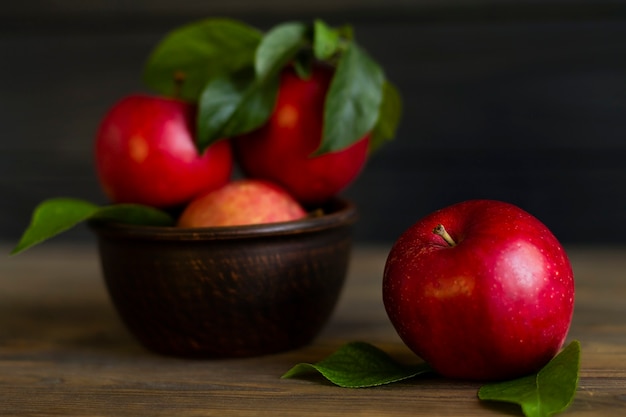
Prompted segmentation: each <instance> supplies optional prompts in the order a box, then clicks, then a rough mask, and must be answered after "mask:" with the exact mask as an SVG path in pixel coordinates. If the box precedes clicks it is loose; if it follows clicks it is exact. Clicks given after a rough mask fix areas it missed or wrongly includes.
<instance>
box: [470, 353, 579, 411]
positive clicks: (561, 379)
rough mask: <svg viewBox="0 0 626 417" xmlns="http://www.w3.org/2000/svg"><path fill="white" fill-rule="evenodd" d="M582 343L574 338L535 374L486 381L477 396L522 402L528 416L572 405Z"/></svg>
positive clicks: (483, 398) (486, 398)
mask: <svg viewBox="0 0 626 417" xmlns="http://www.w3.org/2000/svg"><path fill="white" fill-rule="evenodd" d="M579 368H580V343H579V342H578V341H573V342H572V343H570V344H569V345H568V346H567V347H566V348H565V349H563V351H561V353H559V354H558V355H557V356H555V357H554V358H553V359H552V360H551V361H550V362H548V364H547V365H546V366H545V367H544V368H543V369H541V370H540V371H539V372H538V373H537V374H536V375H529V376H527V377H523V378H519V379H516V380H513V381H505V382H499V383H494V384H487V385H484V386H482V387H481V388H480V390H479V391H478V398H480V399H481V400H487V401H503V402H510V403H515V404H519V405H520V406H521V407H522V412H523V413H524V415H525V416H527V417H547V416H551V415H553V414H556V413H559V412H562V411H564V410H565V409H566V408H567V407H569V405H570V404H571V402H572V400H573V399H574V395H575V394H576V388H577V386H578V373H579Z"/></svg>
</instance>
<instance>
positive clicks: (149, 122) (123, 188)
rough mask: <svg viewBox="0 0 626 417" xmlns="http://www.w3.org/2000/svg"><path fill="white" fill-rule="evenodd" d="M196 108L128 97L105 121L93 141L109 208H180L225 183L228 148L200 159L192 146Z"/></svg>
mask: <svg viewBox="0 0 626 417" xmlns="http://www.w3.org/2000/svg"><path fill="white" fill-rule="evenodd" d="M194 120H195V106H193V105H191V104H189V103H187V102H184V101H180V100H177V99H172V98H165V97H156V96H149V95H131V96H128V97H126V98H124V99H122V100H121V101H119V102H118V103H116V104H115V105H114V106H113V107H112V108H111V109H110V110H109V111H108V112H107V114H106V115H105V117H104V118H103V120H102V123H101V124H100V127H99V129H98V132H97V136H96V143H95V156H96V168H97V173H98V178H99V181H100V184H101V186H102V188H103V190H104V192H105V194H106V195H107V196H108V198H109V199H110V200H111V201H112V202H113V203H138V204H145V205H150V206H154V207H159V208H168V207H173V206H178V205H183V204H185V203H187V202H188V201H190V200H191V199H193V198H194V197H196V196H197V195H199V194H202V193H205V192H207V191H210V190H213V189H216V188H218V187H221V186H222V185H224V184H226V183H227V182H228V181H229V180H230V176H231V172H232V167H233V157H232V151H231V146H230V143H229V142H228V141H227V140H220V141H218V142H216V143H214V144H213V145H212V146H210V147H209V148H208V149H207V150H206V151H205V152H204V153H203V154H202V155H200V154H199V153H198V151H197V149H196V146H195V142H194V129H195V122H194Z"/></svg>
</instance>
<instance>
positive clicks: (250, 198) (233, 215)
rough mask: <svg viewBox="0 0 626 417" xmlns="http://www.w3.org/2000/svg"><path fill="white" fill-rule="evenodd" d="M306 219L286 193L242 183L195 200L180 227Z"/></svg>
mask: <svg viewBox="0 0 626 417" xmlns="http://www.w3.org/2000/svg"><path fill="white" fill-rule="evenodd" d="M306 215H307V213H306V211H305V210H304V209H303V208H302V207H301V206H300V204H299V203H298V202H297V201H296V200H295V199H294V198H293V197H292V196H291V195H290V194H289V193H287V192H286V191H285V190H284V189H282V188H281V187H279V186H277V185H276V184H273V183H271V182H268V181H264V180H257V179H241V180H236V181H233V182H230V183H228V184H226V185H225V186H223V187H221V188H218V189H217V190H213V191H211V192H209V193H207V194H204V195H202V196H199V197H197V198H196V199H194V200H193V201H192V202H191V203H190V204H189V205H188V206H187V208H186V209H185V210H184V211H183V213H182V215H181V216H180V218H179V219H178V226H179V227H215V226H241V225H249V224H263V223H276V222H286V221H291V220H298V219H301V218H303V217H305V216H306Z"/></svg>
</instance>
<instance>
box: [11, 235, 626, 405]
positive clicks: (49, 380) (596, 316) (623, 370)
mask: <svg viewBox="0 0 626 417" xmlns="http://www.w3.org/2000/svg"><path fill="white" fill-rule="evenodd" d="M3 249H5V250H4V253H8V249H9V248H8V247H4V248H3ZM387 250H388V248H386V247H377V248H373V247H359V248H357V250H356V252H355V256H354V257H353V262H352V264H351V270H350V275H349V277H348V282H347V286H346V288H345V289H344V292H343V296H342V299H341V302H340V304H339V306H338V307H337V309H336V311H335V314H334V316H333V318H332V321H331V323H330V324H329V325H328V326H327V328H326V329H325V330H324V331H323V333H322V334H321V335H320V336H319V337H318V339H317V340H316V341H315V342H314V343H313V344H312V345H310V346H308V347H306V348H303V349H299V350H295V351H292V352H287V353H283V354H278V355H271V356H265V357H260V358H249V359H236V360H182V359H177V358H171V357H163V356H158V355H155V354H151V353H148V352H146V351H145V350H144V349H143V348H141V347H140V346H138V345H137V343H136V342H135V340H134V339H133V338H132V337H131V336H130V335H129V333H128V332H127V331H126V329H125V328H124V327H123V326H122V324H121V322H120V321H119V319H118V317H117V315H116V313H115V311H114V310H113V307H112V305H111V303H110V301H109V299H108V295H107V294H106V291H105V288H104V285H103V283H102V280H101V276H100V271H99V265H98V260H97V258H96V254H95V249H94V248H93V247H91V246H89V245H87V246H82V247H75V246H59V245H56V246H55V245H48V246H43V247H38V248H34V249H32V250H31V251H29V252H27V253H24V254H22V255H20V256H18V257H11V258H9V257H7V258H5V259H3V260H2V262H0V415H2V416H4V415H7V416H35V415H36V416H58V415H64V416H119V415H124V416H148V415H157V416H158V415H163V416H165V415H167V416H171V415H176V416H218V415H219V416H230V415H237V416H264V415H272V416H283V415H285V416H288V415H293V416H296V415H307V416H317V415H323V416H334V415H359V416H385V415H394V416H403V415H407V416H408V415H411V416H420V415H425V416H426V415H428V416H435V415H441V416H448V415H449V416H472V415H481V416H482V415H521V414H520V412H519V410H518V409H517V408H516V407H514V406H510V405H492V404H483V403H480V402H479V401H478V400H477V398H476V392H477V389H478V387H479V385H478V384H476V383H466V382H456V381H449V380H445V379H441V378H427V379H415V380H410V381H406V382H403V383H398V384H392V385H388V386H383V387H378V388H371V389H342V388H338V387H335V386H332V385H330V384H328V383H326V382H324V381H323V380H321V379H320V378H318V377H310V378H303V379H290V380H283V379H280V375H281V374H282V373H284V372H285V371H286V370H288V369H289V368H290V367H291V366H293V365H294V364H295V363H298V362H303V361H304V362H311V361H317V360H319V359H321V358H323V357H324V356H326V355H328V354H330V353H331V352H332V351H334V350H335V349H336V348H337V347H339V346H340V345H341V344H343V343H345V342H348V341H354V340H363V341H367V342H370V343H373V344H375V345H377V346H379V347H381V348H382V349H384V350H386V351H387V352H389V353H390V354H391V355H392V356H393V357H395V358H396V359H398V360H400V361H403V362H407V363H409V362H417V361H419V358H417V357H415V356H414V355H413V354H412V353H411V352H409V351H408V350H407V349H406V348H405V347H404V346H403V344H402V343H401V342H400V340H399V339H398V337H397V335H396V334H395V332H394V330H393V328H392V327H391V325H390V324H389V322H388V321H387V318H386V315H385V312H384V309H383V306H382V301H381V299H380V278H381V274H382V268H383V265H384V261H385V256H386V252H387ZM569 253H570V256H571V258H572V262H573V264H574V270H575V273H576V280H577V300H576V311H575V317H574V323H573V326H572V329H571V332H570V339H578V340H580V341H581V344H582V370H581V379H580V385H579V390H578V393H577V397H576V399H575V401H574V403H573V405H572V407H571V408H570V409H569V410H568V411H567V413H566V415H570V416H612V415H622V414H623V411H624V407H625V406H626V302H625V301H624V300H625V298H626V281H625V280H624V279H623V274H624V271H626V248H572V249H570V250H569Z"/></svg>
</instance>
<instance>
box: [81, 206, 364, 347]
mask: <svg viewBox="0 0 626 417" xmlns="http://www.w3.org/2000/svg"><path fill="white" fill-rule="evenodd" d="M356 217H357V212H356V208H355V207H354V205H353V204H352V203H351V202H349V201H346V200H341V199H337V200H333V201H332V202H330V203H329V204H328V205H326V206H325V207H324V208H323V214H322V215H319V216H310V217H307V218H305V219H302V220H298V221H292V222H283V223H273V224H264V225H250V226H233V227H215V228H188V229H184V228H178V227H149V226H134V225H128V224H120V223H112V222H108V221H91V222H90V223H89V226H90V228H91V229H92V230H93V232H94V233H95V234H96V236H97V241H98V251H99V256H100V264H101V268H102V272H103V276H104V280H105V283H106V286H107V289H108V292H109V295H110V298H111V300H112V302H113V304H114V306H115V308H116V310H117V311H118V313H119V316H120V317H121V319H122V321H123V322H124V323H125V324H126V326H127V327H128V329H129V330H130V332H131V333H132V334H133V335H134V336H135V337H136V338H137V339H138V340H139V342H140V343H141V344H142V345H144V346H145V347H146V348H148V349H149V350H151V351H154V352H157V353H161V354H166V355H174V356H182V357H242V356H258V355H265V354H271V353H277V352H281V351H285V350H290V349H294V348H297V347H300V346H303V345H306V344H308V343H310V342H311V341H312V340H313V339H314V338H315V336H317V334H318V333H319V332H320V330H321V329H322V328H323V326H324V325H325V324H326V323H327V321H328V320H329V318H330V316H331V314H332V312H333V310H334V307H335V305H336V303H337V301H338V298H339V296H340V293H341V289H342V287H343V283H344V281H345V277H346V274H347V270H348V265H349V260H350V253H351V246H352V226H353V224H354V222H355V221H356Z"/></svg>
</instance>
